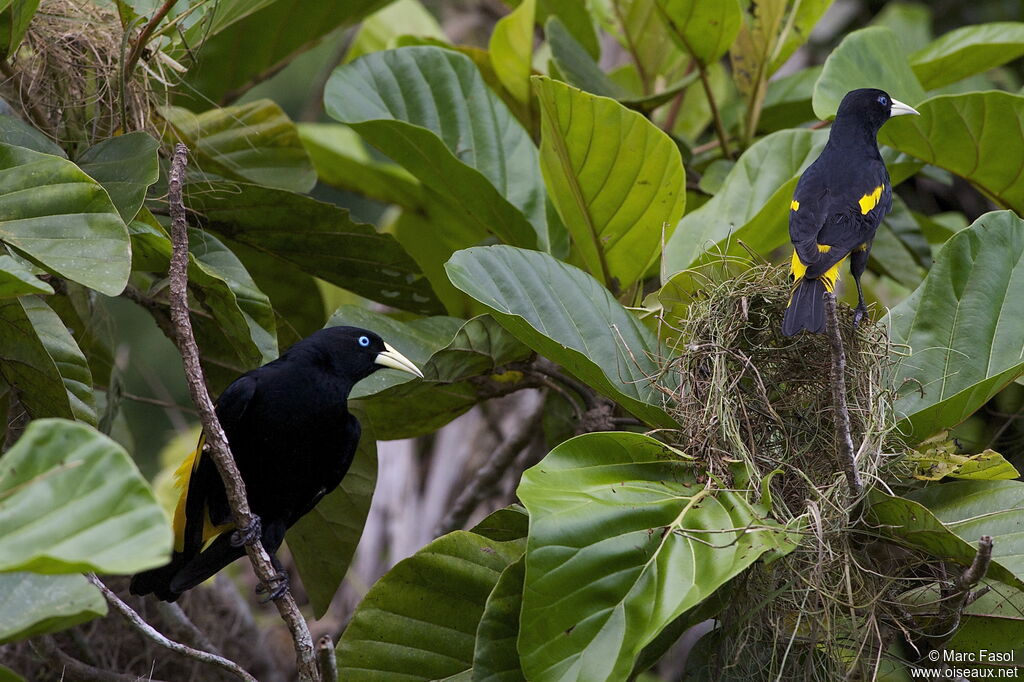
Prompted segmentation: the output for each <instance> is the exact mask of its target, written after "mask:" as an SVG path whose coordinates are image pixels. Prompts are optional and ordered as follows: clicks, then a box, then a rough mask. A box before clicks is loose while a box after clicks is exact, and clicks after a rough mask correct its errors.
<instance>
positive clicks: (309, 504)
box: [131, 327, 423, 601]
mask: <svg viewBox="0 0 1024 682" xmlns="http://www.w3.org/2000/svg"><path fill="white" fill-rule="evenodd" d="M384 367H391V368H393V369H397V370H401V371H403V372H409V373H410V374H414V375H416V376H419V377H422V376H423V374H422V372H420V370H419V369H417V368H416V366H415V365H414V364H413V363H412V362H410V361H409V360H408V359H407V358H406V357H405V356H403V355H402V354H401V353H399V352H398V351H396V350H395V349H394V348H392V347H391V346H390V345H388V344H387V343H385V342H384V341H383V340H382V339H381V338H380V337H379V336H378V335H377V334H374V333H373V332H371V331H367V330H365V329H358V328H356V327H331V328H328V329H321V330H320V331H318V332H316V333H314V334H312V335H310V336H309V337H307V338H305V339H303V340H302V341H299V342H298V343H296V344H295V345H293V346H292V347H291V348H289V349H288V351H287V352H286V353H284V354H283V355H282V356H281V357H279V358H278V359H277V360H274V361H273V362H270V363H268V364H266V365H264V366H262V367H260V368H258V369H254V370H252V371H251V372H247V373H245V374H243V375H242V376H241V377H239V378H238V379H236V380H235V381H234V382H232V384H231V385H230V386H228V387H227V389H225V390H224V392H223V393H222V394H221V396H220V398H219V399H218V400H217V417H218V418H219V419H220V423H221V424H222V425H223V427H224V432H225V433H226V434H227V437H228V443H229V444H230V446H231V451H232V454H233V455H234V457H235V461H236V463H237V464H238V469H239V472H240V473H241V475H242V479H243V480H244V481H245V486H246V494H247V496H248V499H249V505H250V507H251V508H252V512H253V514H255V515H256V516H257V517H258V518H259V520H260V523H259V526H260V529H259V530H258V531H253V532H259V533H261V535H260V538H261V540H262V541H263V545H264V547H266V549H267V551H268V552H270V554H271V556H272V557H273V556H274V552H276V551H277V549H278V547H280V546H281V543H282V542H283V541H284V535H285V531H286V530H287V529H288V528H289V527H290V526H291V525H292V524H294V523H295V522H296V521H298V520H299V518H301V517H302V516H303V515H304V514H306V513H308V512H309V511H311V510H312V509H313V507H315V506H316V503H317V502H319V501H320V499H321V498H322V497H323V496H324V495H326V494H327V493H329V492H331V491H332V490H334V489H335V488H336V487H337V486H338V484H339V483H341V480H342V478H344V476H345V473H346V472H347V471H348V468H349V465H351V464H352V459H353V457H354V456H355V452H356V445H357V444H358V443H359V435H360V426H359V421H358V420H357V419H356V418H355V417H354V416H352V414H350V413H349V411H348V405H347V401H348V395H349V392H350V391H351V390H352V386H353V385H355V384H356V382H358V381H360V380H361V379H365V378H366V377H368V376H370V375H371V374H373V373H374V372H376V371H377V370H379V369H381V368H384ZM204 442H205V439H204V438H202V437H201V438H200V439H199V446H198V447H197V448H196V450H195V452H193V453H192V455H191V456H190V457H188V458H187V459H186V460H185V462H184V463H182V465H181V467H180V468H179V469H178V471H177V472H176V483H177V485H179V486H180V487H181V489H182V490H181V497H180V498H179V500H178V505H177V507H176V509H175V512H174V536H175V544H174V553H173V555H172V557H171V561H170V563H169V564H167V565H166V566H163V567H160V568H155V569H152V570H149V571H145V572H143V573H139V574H137V575H136V576H134V577H133V578H132V581H131V591H132V594H149V593H153V594H155V595H156V596H157V597H158V598H160V599H162V600H164V601H175V600H176V599H177V598H178V597H179V596H181V593H182V592H184V591H185V590H188V589H190V588H192V587H195V586H196V585H198V584H199V583H201V582H203V581H204V580H206V579H207V578H209V577H211V576H213V575H214V574H215V573H217V571H219V570H220V569H222V568H224V567H225V566H227V565H228V564H230V563H231V562H232V561H234V560H235V559H238V558H239V557H241V556H242V555H243V554H245V549H244V543H245V541H246V540H247V539H248V538H245V537H240V536H239V534H238V533H235V532H234V530H235V527H234V523H233V522H232V518H231V509H230V508H229V507H228V501H227V495H226V493H225V491H224V484H223V482H222V481H221V478H220V475H219V473H218V472H217V468H216V466H215V465H214V463H213V460H212V459H211V458H210V456H209V455H208V454H206V453H205V452H204ZM274 562H275V566H276V567H277V569H278V571H279V572H280V573H279V575H278V577H277V580H276V581H275V583H276V587H274V588H273V589H271V586H266V587H265V589H268V590H270V591H271V595H270V596H271V598H274V597H277V596H280V595H281V594H283V593H284V590H285V588H286V587H287V582H288V580H287V574H285V573H284V572H283V571H282V570H281V568H280V564H279V563H277V559H276V557H275V558H274Z"/></svg>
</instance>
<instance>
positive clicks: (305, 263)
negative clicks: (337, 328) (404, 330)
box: [188, 183, 442, 314]
mask: <svg viewBox="0 0 1024 682" xmlns="http://www.w3.org/2000/svg"><path fill="white" fill-rule="evenodd" d="M192 188H193V191H192V192H191V194H190V196H189V199H188V201H189V205H190V207H191V208H192V209H193V210H195V211H196V212H198V213H200V214H201V215H202V216H203V217H204V218H205V219H206V225H207V227H209V229H211V230H213V231H215V232H218V233H220V234H222V235H224V236H225V237H228V238H230V239H232V240H234V241H237V242H240V243H242V244H245V245H246V246H249V247H251V248H254V249H256V250H258V251H263V252H266V253H269V254H271V255H273V256H275V257H276V258H280V259H281V260H284V261H287V262H288V263H291V264H293V265H295V266H297V267H299V268H301V269H302V270H303V271H304V272H307V273H309V274H310V275H313V276H315V277H319V278H321V279H324V280H326V281H328V282H330V283H332V284H336V285H338V286H340V287H342V288H345V289H349V290H351V291H353V292H354V293H357V294H359V295H361V296H365V297H367V298H369V299H372V300H375V301H380V302H381V303H385V304H387V305H390V306H394V307H395V308H400V309H404V310H410V311H412V312H417V313H422V314H433V313H437V312H440V311H441V309H442V307H441V304H440V302H438V301H437V299H436V297H435V296H434V295H433V292H432V291H431V289H430V285H429V283H428V282H427V281H426V280H425V279H424V278H423V275H422V274H421V273H420V270H419V268H418V267H417V265H416V263H415V262H413V260H412V259H411V258H410V257H409V255H408V254H407V253H406V252H405V250H404V249H403V248H402V247H401V245H399V243H398V242H397V241H396V240H395V238H394V237H392V236H391V235H389V234H383V233H379V232H377V230H376V229H374V227H373V225H364V224H362V223H357V222H354V221H353V220H352V219H351V218H350V217H349V213H348V211H347V210H346V209H342V208H338V207H337V206H334V205H332V204H325V203H322V202H319V201H315V200H313V199H310V198H309V197H304V196H302V195H299V194H293V193H291V192H285V191H283V190H277V189H271V188H269V187H258V186H256V185H239V184H234V183H230V184H229V183H212V184H211V183H203V184H202V185H194V186H192Z"/></svg>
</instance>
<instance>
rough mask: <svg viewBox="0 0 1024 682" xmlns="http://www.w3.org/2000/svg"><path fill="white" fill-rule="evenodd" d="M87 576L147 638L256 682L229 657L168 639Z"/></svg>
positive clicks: (112, 593) (134, 627)
mask: <svg viewBox="0 0 1024 682" xmlns="http://www.w3.org/2000/svg"><path fill="white" fill-rule="evenodd" d="M85 577H86V578H87V579H88V580H89V582H91V583H92V584H93V585H95V586H96V587H97V588H99V591H100V592H102V593H103V597H104V598H105V599H106V600H107V603H108V604H110V605H111V606H112V607H114V610H115V611H117V612H118V613H120V614H121V615H122V616H124V618H125V620H127V621H128V624H129V625H131V627H132V629H133V630H135V631H136V632H138V633H139V634H140V635H142V636H143V637H145V638H146V639H148V640H150V641H152V642H155V643H156V644H159V645H160V646H162V647H164V648H165V649H170V650H171V651H173V652H174V653H176V654H181V655H182V656H185V657H187V658H191V659H192V660H194V661H199V662H200V663H206V664H208V665H214V666H217V667H218V668H220V669H221V670H226V671H227V672H229V673H231V674H232V675H234V676H236V677H238V678H239V679H242V680H246V682H256V678H255V677H253V676H252V675H250V674H249V673H247V672H245V670H243V669H242V668H241V666H239V665H238V664H237V663H235V662H234V661H229V660H228V659H226V658H222V657H220V656H217V655H216V654H211V653H208V652H206V651H199V650H198V649H193V648H192V647H190V646H185V645H184V644H180V643H178V642H175V641H173V640H170V639H167V638H166V637H164V636H163V635H162V634H161V633H160V632H158V631H157V630H156V628H154V627H153V626H152V625H150V624H149V623H147V622H146V621H145V620H143V619H142V616H140V615H139V614H137V613H135V610H134V609H133V608H132V607H130V606H128V605H127V604H125V603H124V602H123V601H121V598H120V597H118V596H117V595H116V594H114V592H113V590H111V589H110V588H109V587H107V586H106V585H104V584H103V581H102V580H100V579H99V578H97V577H96V575H95V574H94V573H89V574H87V575H86V576H85Z"/></svg>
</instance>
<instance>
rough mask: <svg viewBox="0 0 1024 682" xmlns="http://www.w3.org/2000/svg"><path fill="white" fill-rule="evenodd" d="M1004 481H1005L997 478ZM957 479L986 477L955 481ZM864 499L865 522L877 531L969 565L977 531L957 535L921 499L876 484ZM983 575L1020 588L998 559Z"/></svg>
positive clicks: (973, 553) (903, 542)
mask: <svg viewBox="0 0 1024 682" xmlns="http://www.w3.org/2000/svg"><path fill="white" fill-rule="evenodd" d="M1004 482H1006V481H1000V483H1004ZM959 483H988V481H959V482H957V484H959ZM946 485H949V484H946ZM946 485H942V486H938V487H937V488H936V489H941V488H945V487H946ZM925 490H930V488H926V489H925ZM868 501H869V505H868V508H867V515H866V519H867V522H868V524H869V525H871V526H872V527H874V529H875V530H877V532H878V533H880V534H881V535H883V536H887V537H889V538H891V539H892V540H894V541H895V542H897V543H899V544H902V545H905V546H907V547H913V548H915V549H919V550H922V551H924V552H927V553H928V554H930V555H932V556H934V557H938V558H941V559H947V560H950V561H955V562H957V563H959V564H961V565H963V566H970V564H971V562H972V561H973V560H974V556H975V554H977V551H978V550H977V542H978V538H979V537H980V535H979V536H975V537H972V538H969V539H968V538H966V537H960V536H958V534H957V533H956V532H954V530H953V529H952V528H949V527H947V526H946V525H945V524H944V523H943V522H942V521H940V520H939V519H938V518H936V515H935V514H933V513H932V512H931V511H930V510H929V509H928V507H926V506H925V505H924V504H922V503H921V502H918V501H915V500H911V499H907V498H905V497H895V496H893V495H888V494H886V493H884V492H882V491H880V490H878V489H877V488H873V489H872V490H871V491H870V493H869V496H868ZM987 575H988V576H989V577H990V578H994V579H995V580H999V581H1000V582H1004V583H1006V584H1007V585H1012V586H1013V587H1016V588H1018V589H1024V582H1022V581H1021V579H1020V578H1018V577H1016V576H1014V573H1013V572H1012V571H1010V570H1008V569H1007V568H1006V567H1004V566H1003V564H1002V563H1001V562H1000V561H993V562H992V564H991V565H990V566H989V570H988V574H987Z"/></svg>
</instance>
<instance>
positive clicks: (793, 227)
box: [782, 88, 918, 336]
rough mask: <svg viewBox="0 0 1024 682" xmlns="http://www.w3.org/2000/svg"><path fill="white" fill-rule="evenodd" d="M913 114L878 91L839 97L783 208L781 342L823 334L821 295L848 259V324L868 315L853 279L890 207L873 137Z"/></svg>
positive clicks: (886, 178) (886, 175)
mask: <svg viewBox="0 0 1024 682" xmlns="http://www.w3.org/2000/svg"><path fill="white" fill-rule="evenodd" d="M917 113H918V112H917V111H916V110H915V109H913V108H912V107H910V106H907V105H906V104H904V103H903V102H900V101H898V100H894V99H893V98H891V97H889V95H888V94H887V93H885V92H883V91H882V90H875V89H872V88H864V89H861V90H853V91H851V92H848V93H847V94H846V97H844V98H843V101H842V103H841V104H840V105H839V111H838V113H836V120H835V121H834V122H833V123H832V130H831V131H830V133H829V136H828V143H827V144H826V145H825V148H824V149H823V150H822V152H821V156H819V157H818V158H817V159H816V160H815V161H814V163H812V164H811V165H810V166H808V168H807V170H806V171H804V174H803V175H802V176H800V181H799V182H798V183H797V185H796V191H795V192H794V193H793V201H792V203H791V204H790V211H789V237H790V239H791V240H792V241H793V247H794V250H793V260H792V263H791V265H790V276H791V277H792V278H793V290H792V293H791V294H790V297H789V306H788V307H787V308H786V314H785V315H784V316H783V318H782V333H783V334H785V335H786V336H792V335H793V334H796V333H797V332H799V331H800V330H801V329H806V330H807V331H810V332H822V331H824V330H825V301H824V298H823V296H824V294H825V292H826V291H832V290H833V289H834V288H835V284H836V281H837V280H838V279H839V266H841V265H842V264H843V261H845V260H846V259H847V257H849V259H850V272H851V273H852V274H853V279H854V280H855V281H856V283H857V301H858V302H857V309H856V312H855V313H854V318H853V320H854V321H853V323H854V326H856V325H857V323H859V322H860V321H861V319H862V318H863V317H864V315H865V314H867V306H866V305H865V303H864V292H863V290H862V289H861V286H860V276H861V275H862V274H863V273H864V268H865V267H866V266H867V264H868V253H870V251H871V240H872V239H874V238H875V230H877V229H878V225H879V224H880V223H881V222H882V218H883V217H884V216H885V214H887V213H888V212H889V211H890V210H891V209H892V185H891V183H890V182H889V172H888V171H887V170H886V168H885V163H883V162H882V156H881V154H879V153H878V141H877V139H876V136H877V135H878V130H879V129H880V128H881V127H882V124H883V123H885V122H886V121H888V120H889V119H890V118H891V117H893V116H902V115H904V114H917Z"/></svg>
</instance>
